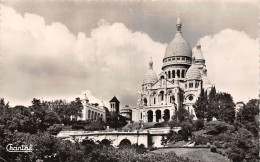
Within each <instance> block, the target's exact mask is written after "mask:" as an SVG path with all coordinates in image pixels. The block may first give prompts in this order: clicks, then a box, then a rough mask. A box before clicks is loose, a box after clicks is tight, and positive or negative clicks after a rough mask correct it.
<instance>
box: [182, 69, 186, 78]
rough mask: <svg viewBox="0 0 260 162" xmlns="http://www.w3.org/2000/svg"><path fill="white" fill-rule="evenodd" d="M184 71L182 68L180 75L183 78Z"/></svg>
mask: <svg viewBox="0 0 260 162" xmlns="http://www.w3.org/2000/svg"><path fill="white" fill-rule="evenodd" d="M184 75H185V72H184V70H182V71H181V77H182V78H184Z"/></svg>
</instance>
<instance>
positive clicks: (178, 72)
mask: <svg viewBox="0 0 260 162" xmlns="http://www.w3.org/2000/svg"><path fill="white" fill-rule="evenodd" d="M177 76H178V78H180V70H177Z"/></svg>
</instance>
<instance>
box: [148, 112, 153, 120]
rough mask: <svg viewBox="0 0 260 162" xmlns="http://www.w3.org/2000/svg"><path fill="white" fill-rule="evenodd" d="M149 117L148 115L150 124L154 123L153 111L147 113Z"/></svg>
mask: <svg viewBox="0 0 260 162" xmlns="http://www.w3.org/2000/svg"><path fill="white" fill-rule="evenodd" d="M147 115H148V122H153V111H152V110H149V111H148V112H147Z"/></svg>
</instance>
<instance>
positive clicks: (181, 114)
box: [172, 108, 192, 122]
mask: <svg viewBox="0 0 260 162" xmlns="http://www.w3.org/2000/svg"><path fill="white" fill-rule="evenodd" d="M172 120H178V121H179V122H183V121H191V120H192V116H191V114H190V113H189V112H188V111H187V110H186V109H184V108H179V109H178V110H177V111H176V112H175V115H173V116H172Z"/></svg>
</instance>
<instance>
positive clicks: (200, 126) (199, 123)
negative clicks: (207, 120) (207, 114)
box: [194, 120, 204, 130]
mask: <svg viewBox="0 0 260 162" xmlns="http://www.w3.org/2000/svg"><path fill="white" fill-rule="evenodd" d="M194 125H195V126H196V128H197V130H201V129H203V127H204V120H196V121H194Z"/></svg>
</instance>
